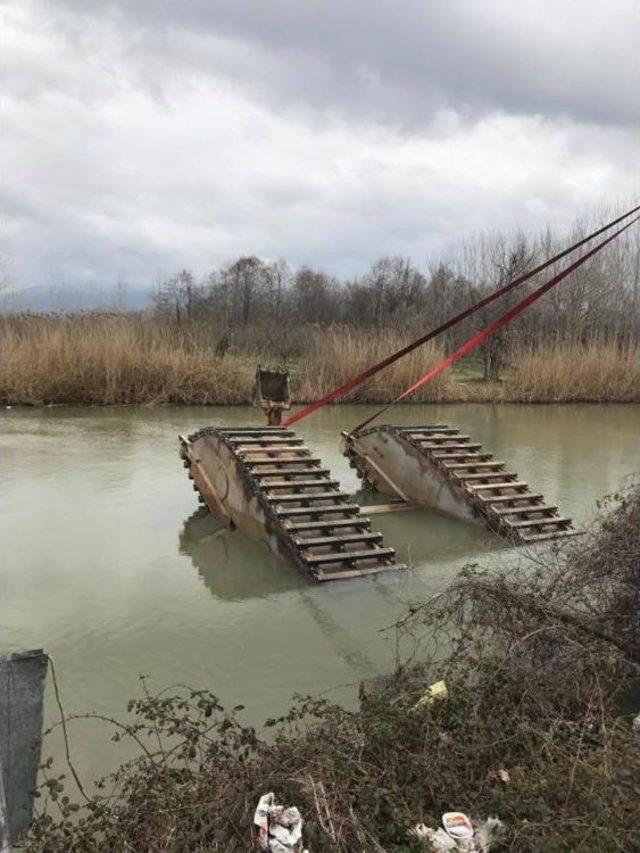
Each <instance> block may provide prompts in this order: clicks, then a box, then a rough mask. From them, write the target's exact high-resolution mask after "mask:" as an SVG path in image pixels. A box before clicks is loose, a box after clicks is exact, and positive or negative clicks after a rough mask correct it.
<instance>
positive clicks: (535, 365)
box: [0, 313, 640, 405]
mask: <svg viewBox="0 0 640 853" xmlns="http://www.w3.org/2000/svg"><path fill="white" fill-rule="evenodd" d="M0 332H1V337H0V366H1V373H0V400H1V401H2V402H3V403H4V404H13V405H20V404H24V405H42V404H48V403H54V404H60V403H84V404H94V405H127V404H135V403H138V404H147V405H155V404H162V403H178V404H205V405H206V404H212V405H232V404H239V403H247V402H249V401H250V399H251V389H252V382H253V375H254V371H255V365H256V363H257V362H259V361H260V362H262V363H263V364H267V363H277V362H286V364H287V366H288V367H289V369H290V370H291V371H292V374H293V394H294V398H295V399H296V400H297V401H298V402H305V401H309V400H312V399H316V398H318V397H319V396H321V395H322V394H324V393H326V392H327V391H329V390H330V389H332V388H334V387H335V386H337V385H339V384H341V383H342V382H344V381H345V380H346V379H347V378H349V377H350V376H351V375H353V374H354V373H356V372H357V371H359V370H361V369H362V368H364V367H365V366H367V365H369V364H371V363H372V362H375V361H377V360H379V359H380V358H382V357H383V356H384V355H386V354H388V353H389V352H391V351H393V350H395V349H398V348H399V347H401V346H402V345H403V344H405V343H406V342H407V337H406V335H405V334H403V333H400V332H395V331H392V330H384V331H379V330H374V329H354V328H352V327H349V326H344V325H338V326H331V327H329V328H327V329H320V328H319V327H318V326H314V325H309V326H307V327H305V328H301V327H298V328H295V329H283V332H282V340H281V341H278V342H276V343H275V344H274V341H273V339H271V340H269V339H266V338H265V336H264V335H263V334H262V333H261V330H259V329H256V330H255V332H254V333H253V334H252V333H251V330H245V333H244V336H243V338H242V340H241V341H236V342H235V343H233V344H232V345H230V346H227V345H226V344H225V345H224V346H221V345H220V341H221V340H222V339H221V338H220V337H219V336H218V337H216V336H215V335H213V334H212V333H211V331H210V330H209V329H207V328H204V327H202V326H201V325H198V324H194V325H189V324H182V325H174V324H170V323H167V322H164V321H162V320H161V319H158V318H156V317H153V316H144V315H133V314H118V313H112V314H106V313H96V314H69V315H49V316H38V315H22V316H20V315H18V316H13V317H5V318H2V319H0ZM263 341H264V342H265V343H264V344H263V346H262V348H261V346H260V342H263ZM261 349H262V351H261ZM442 355H443V351H442V350H441V349H440V348H439V346H438V345H436V344H433V345H428V346H426V347H422V348H420V349H418V350H416V351H415V352H414V353H412V354H410V355H409V356H407V357H405V358H404V359H402V360H400V361H399V362H397V363H396V364H395V365H392V366H391V367H389V368H387V369H386V370H384V371H382V372H381V373H380V374H378V375H377V376H376V377H374V378H373V379H371V380H369V381H368V382H367V383H366V384H365V385H363V386H361V387H360V388H359V389H357V390H356V391H355V392H354V393H353V394H352V395H351V396H350V397H349V398H348V399H350V400H353V401H357V402H378V401H386V400H388V399H390V398H391V397H393V396H394V395H396V394H398V393H399V392H400V391H403V390H404V389H405V388H406V387H407V386H409V385H410V384H411V383H412V382H414V381H415V379H416V378H417V377H418V376H420V375H421V374H422V373H424V372H425V371H426V370H427V369H428V368H429V367H431V366H433V365H434V364H435V363H436V362H437V361H438V359H439V358H441V357H442ZM511 365H512V366H511V368H509V369H508V370H507V371H506V372H505V374H504V380H503V381H502V382H500V383H496V382H491V383H485V382H481V381H479V379H478V377H474V376H473V375H471V374H469V372H468V371H464V372H457V371H456V370H455V369H454V370H450V371H448V372H447V373H445V374H443V375H442V376H440V377H438V378H437V379H436V381H434V382H433V383H430V384H428V385H427V386H425V387H424V388H422V389H421V390H420V391H419V392H418V394H417V395H416V397H415V398H414V399H415V400H439V401H458V400H474V401H499V400H505V401H526V402H538V401H541V402H548V401H563V400H571V401H578V400H588V401H600V402H630V401H638V399H640V348H639V347H638V344H637V343H626V344H624V345H618V344H616V343H614V342H606V341H595V342H591V343H588V344H585V345H583V344H577V343H567V342H558V343H552V344H548V345H546V346H544V347H542V348H540V349H534V348H532V347H528V348H526V349H521V350H520V351H518V352H516V354H515V356H514V357H513V358H512V359H511Z"/></svg>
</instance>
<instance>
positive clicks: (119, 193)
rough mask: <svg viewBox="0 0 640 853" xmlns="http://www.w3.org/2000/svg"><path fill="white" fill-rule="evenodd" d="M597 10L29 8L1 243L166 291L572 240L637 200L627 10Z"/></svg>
mask: <svg viewBox="0 0 640 853" xmlns="http://www.w3.org/2000/svg"><path fill="white" fill-rule="evenodd" d="M525 5H526V9H525ZM558 6H561V7H562V8H558ZM601 6H602V4H600V3H598V2H597V0H590V2H587V3H583V4H581V5H580V6H579V7H578V6H577V4H576V5H575V6H574V4H573V3H564V4H555V5H551V4H550V3H548V2H547V0H538V3H534V4H513V3H507V2H506V0H491V2H489V0H487V2H486V3H483V4H480V3H462V2H461V0H455V2H449V3H444V2H443V0H437V2H435V0H433V1H432V2H430V3H429V4H426V3H423V2H420V3H419V2H417V0H407V2H405V3H402V4H391V3H387V4H382V3H374V2H367V3H365V2H364V0H349V1H348V2H343V3H341V4H335V5H334V4H332V3H324V2H323V3H320V2H311V0H309V2H286V3H285V2H283V0H270V2H268V3H267V2H259V0H255V2H253V3H249V2H240V0H237V2H233V3H221V2H211V0H207V2H204V0H191V2H185V3H176V2H171V3H170V2H168V1H167V2H165V3H163V2H153V3H152V2H150V0H149V2H143V1H142V0H127V2H126V3H125V2H122V3H112V4H111V5H103V4H95V5H94V6H93V7H90V5H89V4H88V3H87V2H86V0H83V2H80V0H78V2H74V0H59V2H58V3H56V4H55V5H53V4H45V3H44V2H39V0H20V2H15V3H13V4H12V5H11V6H8V7H7V8H9V9H10V13H9V15H8V17H7V20H8V27H7V33H8V36H9V37H8V39H7V47H6V50H5V52H4V59H5V70H6V73H5V75H4V79H3V83H2V86H3V92H2V94H3V98H2V99H0V109H2V110H3V112H2V119H1V120H2V127H3V133H2V135H1V136H0V156H2V161H3V164H4V167H3V170H2V172H1V173H0V204H2V209H3V221H2V227H3V231H4V235H3V236H2V245H0V252H5V253H6V254H7V255H9V256H10V257H11V259H12V266H13V268H14V269H15V270H16V275H17V277H18V278H19V279H20V280H21V281H22V282H23V283H24V284H50V283H52V282H54V283H57V282H60V281H70V282H74V283H88V284H90V283H92V282H93V283H100V282H105V281H114V280H115V279H117V278H118V277H120V276H125V277H126V278H128V279H129V280H132V281H140V282H145V281H146V282H152V281H153V280H154V279H155V278H156V276H157V275H159V274H163V273H164V274H168V273H170V272H171V271H172V270H173V269H175V268H176V267H179V266H185V265H187V266H191V267H194V268H195V269H196V271H198V272H204V271H206V270H207V269H210V268H211V267H212V266H213V265H215V264H217V263H220V262H222V261H224V260H226V259H229V258H231V257H233V256H234V255H238V254H240V253H247V252H252V253H257V254H261V255H263V256H265V257H277V256H284V257H286V258H287V259H289V260H290V261H291V262H292V263H294V264H299V263H303V262H309V263H313V264H318V265H321V266H324V267H326V268H328V269H330V270H331V271H333V272H336V273H351V272H358V271H361V270H362V269H363V268H364V267H365V266H366V265H367V264H368V263H369V262H371V261H372V260H373V259H374V258H375V257H376V256H378V255H380V254H386V253H392V254H396V253H397V254H403V255H411V256H413V257H414V258H415V259H416V260H417V261H419V262H420V261H424V259H425V258H427V257H428V256H429V255H430V254H431V253H433V252H434V251H436V250H437V249H438V248H439V247H442V246H443V245H445V244H448V243H450V242H451V241H453V240H455V239H457V238H458V237H459V236H461V235H464V234H465V233H469V232H472V231H476V230H480V229H482V228H484V229H487V228H503V229H511V228H513V227H517V226H522V227H534V228H538V227H542V226H543V225H544V224H546V223H547V222H552V223H553V224H554V225H556V226H557V227H560V228H561V227H564V226H566V225H568V223H569V221H570V220H571V218H572V216H573V215H574V214H575V213H576V211H578V210H581V209H584V208H585V207H586V206H590V205H592V204H594V203H597V202H599V201H601V200H615V199H617V198H623V197H626V196H629V195H632V194H633V193H634V192H636V191H637V185H634V182H637V174H638V151H639V146H638V135H637V131H636V129H635V127H634V126H633V124H632V120H633V115H634V109H635V106H636V93H637V90H638V86H637V82H638V81H637V76H638V68H637V63H636V62H635V54H634V53H633V51H634V50H635V44H634V42H635V35H634V26H635V23H636V21H637V10H636V6H635V4H633V5H632V4H631V3H625V2H623V0H614V2H612V3H610V4H609V5H608V7H607V16H606V19H605V16H604V15H603V13H602V12H601ZM533 7H535V8H536V9H537V10H538V12H537V15H534V14H533V13H532V12H531V11H530V10H531V9H532V8H533ZM578 8H579V9H581V10H582V12H581V18H580V27H579V28H577V27H576V12H575V10H576V9H578ZM514 9H515V10H516V12H514V11H513V10H514ZM572 10H573V11H572ZM601 15H602V20H600V18H599V17H598V19H596V16H601ZM572 30H573V32H571V31H572ZM542 36H544V38H542ZM570 36H571V37H570ZM614 47H615V49H614ZM598 59H599V60H600V61H597V60H598ZM620 81H625V85H618V84H619V83H620ZM634 81H635V83H634ZM634 86H635V88H634Z"/></svg>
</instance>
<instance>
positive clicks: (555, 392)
mask: <svg viewBox="0 0 640 853" xmlns="http://www.w3.org/2000/svg"><path fill="white" fill-rule="evenodd" d="M513 363H514V365H515V366H514V369H513V372H512V374H511V376H510V378H509V380H508V381H507V382H506V383H505V387H504V397H505V398H506V399H513V400H521V401H529V402H544V403H548V402H554V401H576V402H577V401H588V402H601V401H611V402H614V401H615V402H623V403H627V402H637V401H638V400H640V347H639V346H638V344H637V343H627V344H624V345H622V346H618V345H616V344H615V343H609V342H604V341H592V342H591V343H588V344H579V343H562V342H558V343H556V344H554V345H553V346H550V347H547V348H545V349H542V350H534V349H527V350H521V351H520V352H519V353H518V354H517V356H516V358H514V359H513Z"/></svg>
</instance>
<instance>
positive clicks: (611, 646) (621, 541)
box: [27, 486, 640, 853]
mask: <svg viewBox="0 0 640 853" xmlns="http://www.w3.org/2000/svg"><path fill="white" fill-rule="evenodd" d="M639 557H640V489H639V488H638V487H637V486H632V487H630V488H629V489H628V490H627V491H626V492H624V493H622V494H619V495H617V496H614V497H613V498H612V499H610V501H609V503H608V505H607V507H606V512H605V511H603V512H602V513H601V516H600V519H599V521H598V523H597V524H596V525H594V528H593V529H592V530H591V531H589V532H588V533H587V534H586V535H585V536H584V537H582V538H581V539H580V540H578V541H577V543H576V544H574V545H572V546H571V547H570V548H568V549H565V550H564V551H557V552H556V554H555V556H554V557H553V558H551V557H550V556H549V555H548V554H547V555H546V556H545V558H544V559H542V558H541V557H540V555H538V557H537V563H536V561H535V560H534V568H533V569H531V568H530V567H529V568H525V567H519V568H514V569H513V570H511V571H506V572H505V571H504V570H503V571H495V572H485V571H478V570H477V567H467V568H466V569H465V570H464V571H463V572H462V573H461V574H460V575H459V576H458V578H457V579H456V580H455V582H454V583H453V584H452V585H451V586H450V587H449V588H448V589H447V590H446V591H445V592H443V593H442V594H440V595H438V596H436V597H434V598H433V599H432V600H430V601H428V602H423V603H419V604H416V605H414V606H412V607H410V608H409V609H408V611H407V612H406V614H405V615H404V616H403V618H402V619H401V620H399V622H398V623H396V625H395V626H394V629H395V631H396V632H397V634H398V636H400V637H403V638H407V637H409V638H411V639H412V640H413V641H414V643H415V646H414V647H415V652H414V654H413V655H412V656H410V658H409V659H407V660H405V661H404V663H403V664H402V665H399V666H398V668H397V670H396V672H395V673H394V674H393V675H392V676H390V677H388V678H386V679H382V680H380V681H379V682H377V683H373V684H369V685H363V688H362V690H361V704H360V709H359V710H357V711H348V710H346V709H344V708H342V707H340V706H338V705H336V704H332V703H330V702H328V701H326V700H319V699H313V698H301V699H299V700H298V701H297V704H296V705H295V706H294V707H293V708H292V709H291V710H290V711H289V712H288V714H286V715H285V716H284V717H281V718H279V719H277V720H269V721H267V724H266V726H267V728H272V729H273V730H274V732H275V736H274V737H273V738H270V739H266V738H265V737H263V736H260V735H258V733H257V732H256V731H255V730H254V729H253V728H251V727H247V726H244V725H242V724H241V723H240V722H239V720H238V717H237V714H238V713H239V712H240V711H241V710H242V709H241V707H236V708H235V709H233V711H231V712H230V713H227V712H225V711H224V709H223V708H222V706H221V705H220V703H219V702H218V700H217V698H216V697H215V696H213V695H211V694H210V693H208V692H206V691H191V692H188V693H186V694H185V695H179V694H178V693H176V694H174V695H164V694H160V695H156V696H152V695H150V694H149V693H147V692H146V691H145V695H144V696H143V697H142V698H140V699H137V700H135V701H133V702H131V703H130V705H129V710H130V712H131V719H130V721H129V722H128V723H127V724H126V725H125V726H123V727H122V728H121V729H119V730H118V732H117V733H116V737H120V736H127V737H132V738H135V740H136V741H137V742H138V743H139V745H140V755H139V757H138V758H136V759H135V760H133V761H131V762H129V763H127V764H125V765H123V766H122V767H121V768H120V769H119V770H118V771H117V773H115V774H114V775H113V776H112V777H109V779H107V780H103V781H102V782H101V783H100V784H101V788H100V790H99V792H98V794H96V795H95V796H91V797H90V798H89V799H88V801H86V802H84V803H82V804H79V803H73V802H71V801H70V799H69V798H68V796H67V795H63V791H64V780H63V779H62V778H61V777H60V776H57V777H55V776H53V777H52V776H51V762H50V761H47V762H45V766H44V768H43V770H44V782H43V785H42V788H43V789H44V793H45V794H46V796H45V797H44V800H43V801H39V802H43V803H44V805H43V806H42V807H41V808H40V810H39V811H40V814H39V817H38V818H37V819H36V821H35V823H34V826H33V830H32V833H31V835H30V838H29V840H28V843H27V849H28V850H29V851H32V852H33V853H36V851H38V852H39V853H42V852H43V851H52V853H56V851H65V853H66V851H94V850H100V851H116V850H117V851H122V850H127V851H156V850H174V851H205V850H206V851H216V850H220V851H222V850H224V851H232V850H238V851H242V850H248V849H250V848H251V820H252V814H253V809H254V807H255V804H256V802H257V799H258V797H259V795H260V794H262V793H263V792H265V791H267V790H274V791H276V792H277V797H278V799H279V800H280V801H283V802H286V803H295V804H296V805H298V807H299V808H300V809H301V811H302V814H303V816H304V818H305V842H306V844H307V846H309V847H310V849H311V850H312V851H314V853H317V851H323V850H326V851H328V850H333V851H376V850H377V851H401V850H402V851H409V850H412V849H423V848H419V847H417V846H416V845H417V844H418V842H416V841H412V840H411V839H410V838H409V837H408V835H407V829H408V828H409V827H410V826H411V825H413V824H414V823H415V822H416V821H418V820H422V821H424V822H425V823H427V824H431V825H434V824H436V823H437V822H438V820H439V816H440V814H441V813H442V811H443V810H447V809H450V808H457V809H463V810H465V811H467V812H469V813H470V814H471V815H472V816H474V817H485V816H487V815H489V814H497V815H499V816H500V818H501V819H502V820H503V821H504V822H505V824H506V833H505V835H504V837H503V838H502V839H501V841H500V849H503V850H514V851H543V850H544V851H564V850H566V851H575V850H594V851H595V850H597V851H627V850H632V849H637V847H638V844H639V843H640V838H639V837H638V832H637V829H636V826H637V813H636V807H637V803H636V800H635V795H634V773H635V771H636V769H637V767H636V763H635V759H636V756H635V755H634V749H633V735H632V729H631V713H630V712H627V713H625V706H626V707H627V709H628V706H629V701H628V696H629V692H630V690H631V689H632V688H633V686H634V685H636V687H637V679H638V661H639V660H640V646H639V639H640V631H639V624H638V618H639V616H638V614H639V611H640V595H639V593H640V577H639V572H640V568H639V567H640V559H639ZM424 638H427V639H428V645H429V648H430V649H431V650H432V652H431V653H430V654H429V655H428V656H425V655H424V654H423V652H422V650H421V641H422V640H423V639H424ZM434 648H435V649H436V651H435V652H434V651H433V649H434ZM438 649H444V651H441V652H438V651H437V650H438ZM418 661H420V662H419V663H418ZM436 679H444V680H445V681H446V684H447V687H448V696H447V698H446V699H444V700H441V701H433V702H431V703H422V704H420V705H418V706H417V707H416V703H417V701H418V700H419V699H420V697H422V696H423V695H424V690H425V686H426V685H428V684H429V683H430V682H431V681H434V680H436ZM636 710H637V709H636ZM108 789H109V790H108ZM107 790H108V792H107Z"/></svg>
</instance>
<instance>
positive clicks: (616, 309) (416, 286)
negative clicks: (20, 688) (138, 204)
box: [155, 216, 640, 378]
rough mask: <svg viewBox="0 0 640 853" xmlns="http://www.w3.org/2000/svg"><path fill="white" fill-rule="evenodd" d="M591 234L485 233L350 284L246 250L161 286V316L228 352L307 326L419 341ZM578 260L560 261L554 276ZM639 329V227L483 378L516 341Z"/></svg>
mask: <svg viewBox="0 0 640 853" xmlns="http://www.w3.org/2000/svg"><path fill="white" fill-rule="evenodd" d="M607 218H609V216H607ZM603 221H604V217H603ZM596 225H597V223H596ZM594 227H596V226H594V223H593V222H590V223H586V222H581V223H576V224H575V225H574V227H573V228H572V231H571V234H570V235H569V237H568V238H567V240H566V242H563V241H561V240H559V239H558V238H557V237H556V236H555V235H554V234H552V232H551V231H550V230H547V231H545V232H544V233H543V234H540V235H536V236H534V237H531V236H528V235H525V234H523V233H517V234H514V235H511V236H505V235H503V234H494V235H480V236H478V237H476V238H474V239H472V240H468V241H466V242H465V243H463V244H462V246H461V247H460V248H459V249H458V250H457V251H456V252H453V253H452V254H451V256H450V257H441V258H437V259H435V260H432V261H430V262H429V263H426V264H425V265H423V266H421V265H419V264H416V263H415V262H414V261H412V260H411V259H409V258H402V257H383V258H380V259H379V260H377V261H375V263H373V264H372V266H371V268H370V269H369V270H368V271H367V272H366V273H365V274H364V275H360V276H354V277H349V278H342V279H340V278H338V277H336V276H333V275H330V274H328V273H327V272H325V271H323V270H320V269H313V268H311V267H310V266H302V267H299V268H298V269H293V268H292V267H291V266H290V265H289V264H288V263H287V262H286V261H285V260H282V259H278V260H275V261H273V260H265V259H261V258H259V257H256V256H255V255H247V256H243V257H240V258H238V259H236V260H233V261H231V262H229V263H227V264H224V265H222V266H220V267H219V268H217V269H215V270H213V271H211V272H210V273H208V274H207V275H206V276H204V277H202V278H197V277H196V276H195V275H194V273H193V272H191V271H190V270H188V269H183V270H181V271H180V272H178V273H176V274H175V275H173V276H171V277H169V278H167V279H165V280H163V281H162V282H160V283H159V285H158V286H157V290H156V294H155V311H156V312H157V314H158V315H159V316H162V317H164V318H165V320H167V321H169V322H171V323H173V324H176V325H184V326H193V325H194V324H197V325H199V326H203V327H204V328H206V329H209V330H210V331H211V333H212V334H213V335H214V336H215V338H216V340H217V345H218V347H219V349H220V351H221V352H223V351H224V350H225V349H226V347H228V346H229V345H230V343H231V341H232V340H239V339H243V340H245V341H248V340H250V339H251V338H252V336H253V337H255V336H258V337H260V336H261V337H262V338H263V340H264V339H266V340H267V341H273V340H274V339H275V338H278V339H280V340H289V341H290V340H292V339H295V337H296V334H297V335H300V334H302V333H303V331H304V329H305V327H307V326H309V324H314V325H316V326H318V325H319V326H322V327H330V326H332V325H335V324H341V325H349V326H354V327H364V328H370V329H371V330H372V332H375V330H376V329H382V328H384V327H389V326H393V327H394V328H396V329H398V328H400V329H402V330H406V332H407V334H408V335H412V334H414V333H415V334H418V333H420V332H423V331H425V330H427V329H428V328H431V327H433V326H436V325H438V324H440V323H441V322H443V321H444V320H446V319H447V318H449V317H450V316H452V315H453V314H455V313H457V312H459V311H461V310H463V309H464V308H466V307H467V306H468V305H470V304H471V303H472V302H474V301H476V300H478V299H480V298H482V296H484V295H486V294H488V293H490V292H491V291H493V290H495V289H496V288H497V287H499V286H501V285H503V284H506V283H507V282H508V281H510V280H512V279H513V278H515V277H516V276H518V275H520V274H521V273H523V272H525V271H526V270H528V269H531V268H532V267H533V266H535V265H537V264H538V263H540V262H541V261H543V260H544V259H545V258H548V257H550V256H552V255H554V254H555V253H557V252H558V251H560V250H561V249H562V248H564V246H566V245H568V244H569V243H573V242H575V241H577V240H579V239H580V238H581V237H583V236H585V235H586V234H587V233H589V232H590V231H591V230H593V228H594ZM573 259H574V256H572V258H571V260H573ZM569 262H570V260H565V261H564V264H563V263H562V262H561V264H560V265H559V266H558V267H557V270H559V269H560V268H561V267H562V266H564V265H566V264H567V263H569ZM554 271H555V270H554V269H553V268H551V269H550V270H548V271H545V272H544V273H542V274H541V275H540V276H538V277H537V279H534V280H532V281H531V283H530V284H527V285H524V286H523V287H521V288H517V289H516V290H515V291H513V292H512V293H510V294H508V296H506V297H504V298H503V299H501V300H498V301H497V303H496V304H494V305H491V306H488V307H487V308H485V309H482V310H481V311H480V312H479V314H478V315H475V316H474V317H472V318H470V319H468V320H467V321H465V322H464V323H461V324H460V325H459V326H458V327H455V328H454V329H452V330H450V332H449V333H448V334H447V336H446V338H445V339H444V341H443V344H444V347H445V349H451V348H452V347H454V346H457V345H459V344H460V343H461V342H462V341H463V340H464V339H465V338H466V337H468V336H469V335H470V334H471V333H472V332H473V331H475V330H477V329H478V328H480V327H481V326H483V325H486V323H488V322H490V321H491V320H492V319H493V318H494V317H496V316H498V315H499V314H501V313H502V312H504V311H505V310H507V308H508V307H511V305H513V304H514V303H515V302H516V301H518V300H519V299H521V298H522V296H523V295H524V294H525V293H526V292H527V288H529V287H533V286H535V284H536V281H537V282H538V283H540V281H541V280H544V278H546V277H548V276H550V275H552V274H553V272H554ZM639 331H640V230H639V229H638V227H637V226H636V227H635V228H632V229H630V231H629V232H626V233H625V234H624V235H622V237H621V238H618V240H617V241H614V242H613V243H612V244H610V245H609V246H608V247H607V248H606V249H605V250H604V251H603V252H601V253H600V254H598V255H596V256H595V257H594V258H592V259H590V260H589V261H588V262H587V263H586V264H585V265H584V266H582V267H580V268H579V269H578V270H577V271H576V272H574V273H573V274H572V275H571V276H569V277H568V278H567V279H565V280H564V281H563V282H562V283H561V284H560V285H559V286H558V287H557V288H554V289H553V290H551V291H550V292H549V293H548V294H547V295H546V296H545V297H544V298H543V299H541V300H540V301H539V302H538V303H536V304H535V305H534V306H532V308H531V309H529V310H528V311H526V312H525V313H524V314H523V315H521V317H520V318H518V320H517V321H515V322H514V323H513V324H512V325H510V326H507V327H506V328H505V329H504V330H503V331H502V332H501V333H500V334H499V335H498V336H496V337H494V338H492V339H490V340H489V341H488V342H487V344H486V345H484V348H483V350H482V358H483V364H484V372H485V377H486V378H492V377H495V376H496V375H497V374H498V373H499V371H500V369H501V367H502V366H503V365H504V364H505V363H507V362H508V359H509V354H510V352H511V351H512V350H513V348H514V346H516V345H517V346H522V345H525V346H531V347H534V348H535V347H537V346H539V345H544V344H546V343H549V342H551V341H555V340H570V341H573V342H575V341H578V342H585V343H586V342H588V341H592V340H594V339H602V340H607V341H611V340H616V341H620V342H621V343H624V342H625V341H629V340H632V339H636V340H637V338H638V332H639Z"/></svg>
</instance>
